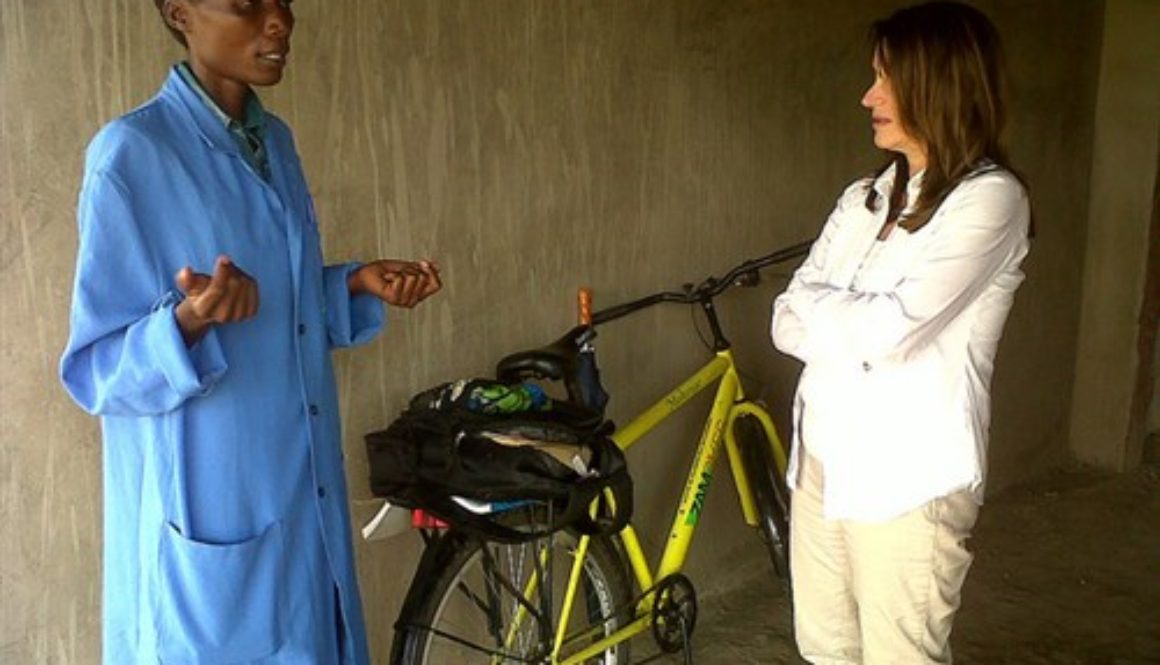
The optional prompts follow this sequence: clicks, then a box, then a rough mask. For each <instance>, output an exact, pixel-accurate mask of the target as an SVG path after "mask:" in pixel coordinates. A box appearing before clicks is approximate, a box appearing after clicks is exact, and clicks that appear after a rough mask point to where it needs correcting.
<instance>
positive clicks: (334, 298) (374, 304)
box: [324, 263, 387, 347]
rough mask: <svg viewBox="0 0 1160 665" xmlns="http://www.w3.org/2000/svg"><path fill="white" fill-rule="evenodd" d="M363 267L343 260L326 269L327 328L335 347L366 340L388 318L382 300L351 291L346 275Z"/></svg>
mask: <svg viewBox="0 0 1160 665" xmlns="http://www.w3.org/2000/svg"><path fill="white" fill-rule="evenodd" d="M361 267H362V264H360V263H343V264H339V265H334V266H327V267H326V268H325V269H324V279H325V288H326V328H327V333H328V334H329V337H330V345H331V346H332V347H343V346H357V345H359V344H365V343H366V342H369V341H371V340H372V339H374V337H375V335H377V334H378V332H379V330H381V329H382V327H383V324H384V323H385V322H386V318H387V314H386V307H385V306H384V305H383V302H382V301H381V300H379V299H378V298H376V297H374V296H372V295H367V294H361V295H357V296H352V295H351V294H350V289H349V288H348V287H347V283H346V282H347V278H348V277H350V274H351V273H353V272H354V271H356V270H358V269H359V268H361Z"/></svg>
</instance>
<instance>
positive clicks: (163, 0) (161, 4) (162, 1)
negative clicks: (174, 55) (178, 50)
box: [153, 0, 189, 48]
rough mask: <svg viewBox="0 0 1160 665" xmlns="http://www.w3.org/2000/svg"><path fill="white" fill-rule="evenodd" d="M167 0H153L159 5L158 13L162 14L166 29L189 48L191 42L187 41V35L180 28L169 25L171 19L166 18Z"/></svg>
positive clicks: (179, 42) (178, 41)
mask: <svg viewBox="0 0 1160 665" xmlns="http://www.w3.org/2000/svg"><path fill="white" fill-rule="evenodd" d="M167 1H168V0H153V4H154V5H157V13H158V14H160V15H161V22H162V23H164V24H165V29H166V30H168V31H169V34H171V35H173V38H174V39H176V40H177V43H178V44H181V45H182V46H184V47H186V48H188V47H189V44H187V43H186V42H185V35H183V34H181V31H180V30H177V29H176V28H174V27H173V26H171V25H169V21H166V20H165V3H166V2H167Z"/></svg>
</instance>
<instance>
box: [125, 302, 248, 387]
mask: <svg viewBox="0 0 1160 665" xmlns="http://www.w3.org/2000/svg"><path fill="white" fill-rule="evenodd" d="M179 302H181V297H180V296H178V295H177V294H175V293H170V294H166V296H165V298H163V299H162V301H161V303H159V309H160V310H164V312H165V313H164V314H161V313H160V312H156V313H155V314H157V315H156V316H154V317H153V318H152V320H151V321H150V322H149V323H148V324H147V328H146V331H145V335H144V337H145V338H146V339H147V340H148V342H149V348H150V349H151V351H152V353H153V361H154V363H155V366H156V367H159V368H160V369H161V372H162V374H163V375H164V376H165V380H166V382H168V383H169V387H170V388H171V389H172V390H173V392H174V393H176V394H177V395H178V396H179V397H180V398H182V399H186V398H189V397H195V396H200V395H205V394H208V393H209V391H210V390H211V389H212V388H213V386H214V384H215V383H217V382H218V380H219V379H221V377H222V375H224V374H225V373H226V369H227V368H228V365H227V364H226V358H225V353H224V352H223V351H222V346H221V341H220V340H219V339H218V334H217V330H215V329H214V328H210V329H209V330H208V331H207V332H206V334H205V335H204V336H203V337H202V338H201V339H200V340H198V342H197V343H196V344H194V345H193V346H191V347H187V346H186V345H185V339H184V338H183V337H182V336H181V328H180V327H179V326H178V325H177V316H176V313H175V312H174V310H175V309H176V308H177V303H179Z"/></svg>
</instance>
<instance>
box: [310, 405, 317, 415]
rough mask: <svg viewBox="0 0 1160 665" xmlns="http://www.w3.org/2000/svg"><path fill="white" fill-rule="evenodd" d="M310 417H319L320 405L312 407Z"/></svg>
mask: <svg viewBox="0 0 1160 665" xmlns="http://www.w3.org/2000/svg"><path fill="white" fill-rule="evenodd" d="M310 415H312V416H317V415H318V405H317V404H311V405H310Z"/></svg>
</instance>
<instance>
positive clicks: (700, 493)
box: [685, 471, 713, 526]
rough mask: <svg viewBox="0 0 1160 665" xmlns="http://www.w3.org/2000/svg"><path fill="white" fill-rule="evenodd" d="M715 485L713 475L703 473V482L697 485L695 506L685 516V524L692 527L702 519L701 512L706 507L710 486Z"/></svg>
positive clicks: (706, 472)
mask: <svg viewBox="0 0 1160 665" xmlns="http://www.w3.org/2000/svg"><path fill="white" fill-rule="evenodd" d="M712 483H713V474H712V473H710V472H708V471H702V472H701V482H699V483H697V494H696V495H695V496H694V497H693V506H692V508H691V509H690V510H689V514H688V515H686V516H685V524H687V525H689V526H692V525H694V524H696V523H697V521H698V520H700V519H701V510H702V509H703V508H704V507H705V497H706V496H708V494H709V485H711V484H712Z"/></svg>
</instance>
